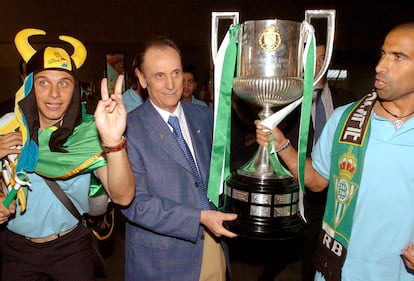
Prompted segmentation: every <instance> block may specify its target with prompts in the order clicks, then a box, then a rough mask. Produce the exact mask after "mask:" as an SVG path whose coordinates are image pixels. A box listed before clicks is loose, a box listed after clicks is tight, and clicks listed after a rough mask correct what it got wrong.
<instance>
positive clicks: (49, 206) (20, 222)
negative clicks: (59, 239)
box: [7, 173, 91, 238]
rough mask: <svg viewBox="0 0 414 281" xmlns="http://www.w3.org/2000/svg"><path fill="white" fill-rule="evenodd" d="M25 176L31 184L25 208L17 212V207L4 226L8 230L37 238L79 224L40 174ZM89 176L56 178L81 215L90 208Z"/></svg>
mask: <svg viewBox="0 0 414 281" xmlns="http://www.w3.org/2000/svg"><path fill="white" fill-rule="evenodd" d="M28 175H29V176H30V179H31V187H30V190H29V191H28V197H27V207H26V211H25V212H24V213H23V214H20V211H19V207H18V206H17V208H16V216H15V217H14V218H12V219H10V220H9V222H8V225H7V228H8V229H9V230H10V231H12V232H15V233H17V234H20V235H22V236H26V237H31V238H40V237H46V236H49V235H51V234H55V233H59V232H62V231H65V230H68V229H70V228H72V227H73V226H75V225H76V224H78V220H77V219H76V218H75V217H74V216H72V214H71V213H70V212H69V211H68V210H67V209H66V207H65V206H64V205H63V204H62V203H61V202H60V201H59V199H57V197H56V195H55V194H54V193H53V192H52V191H51V190H50V188H49V187H48V186H47V184H46V182H45V181H44V179H43V178H42V177H40V176H38V175H36V174H34V173H29V174H28ZM90 178H91V174H90V173H88V174H82V175H78V176H76V177H73V178H70V179H68V180H57V183H58V184H59V186H60V187H61V188H62V189H63V190H64V191H65V193H66V194H67V195H68V197H69V198H70V199H71V200H72V202H73V204H74V205H75V207H76V208H77V209H78V211H79V213H80V214H84V213H87V212H88V211H89V201H88V193H89V184H90Z"/></svg>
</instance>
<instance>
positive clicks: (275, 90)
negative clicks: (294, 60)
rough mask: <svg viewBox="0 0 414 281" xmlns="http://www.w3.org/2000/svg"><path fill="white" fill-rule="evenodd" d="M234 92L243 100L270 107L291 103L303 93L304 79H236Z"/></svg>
mask: <svg viewBox="0 0 414 281" xmlns="http://www.w3.org/2000/svg"><path fill="white" fill-rule="evenodd" d="M233 90H234V92H235V93H236V94H237V96H238V97H240V98H241V99H243V100H245V101H247V102H249V103H252V104H256V105H259V106H264V105H268V106H270V107H273V106H280V105H285V104H288V103H291V102H293V101H295V100H296V99H298V98H300V97H301V96H302V93H303V79H300V78H296V77H250V76H248V77H243V76H240V77H236V78H234V80H233Z"/></svg>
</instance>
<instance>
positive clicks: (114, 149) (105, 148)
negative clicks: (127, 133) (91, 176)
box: [101, 136, 127, 153]
mask: <svg viewBox="0 0 414 281" xmlns="http://www.w3.org/2000/svg"><path fill="white" fill-rule="evenodd" d="M126 145H127V141H126V138H125V137H124V136H122V142H121V143H120V144H118V145H115V146H107V145H104V144H103V143H101V147H102V149H103V151H105V153H111V152H117V151H121V150H122V149H124V148H125V147H126Z"/></svg>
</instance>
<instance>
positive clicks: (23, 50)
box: [14, 28, 46, 62]
mask: <svg viewBox="0 0 414 281" xmlns="http://www.w3.org/2000/svg"><path fill="white" fill-rule="evenodd" d="M45 34H46V32H45V31H43V30H41V29H35V28H26V29H23V30H21V31H19V33H17V34H16V37H15V38H14V43H15V45H16V48H17V51H18V52H19V53H20V55H21V56H22V58H23V59H24V61H25V62H28V61H29V60H30V58H31V57H32V56H33V55H34V54H35V53H36V50H35V49H33V47H32V46H31V45H30V43H29V37H30V36H33V35H45Z"/></svg>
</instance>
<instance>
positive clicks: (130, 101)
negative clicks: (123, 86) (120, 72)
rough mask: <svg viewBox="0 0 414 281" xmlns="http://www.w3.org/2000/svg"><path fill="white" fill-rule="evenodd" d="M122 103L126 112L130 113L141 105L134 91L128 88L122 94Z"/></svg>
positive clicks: (140, 99)
mask: <svg viewBox="0 0 414 281" xmlns="http://www.w3.org/2000/svg"><path fill="white" fill-rule="evenodd" d="M122 102H123V103H124V105H125V109H126V111H127V112H131V111H132V110H134V109H135V108H137V107H138V106H140V105H141V104H142V98H141V96H140V95H138V94H137V93H136V92H135V91H134V89H132V88H129V89H128V90H126V91H125V92H124V93H123V94H122Z"/></svg>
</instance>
